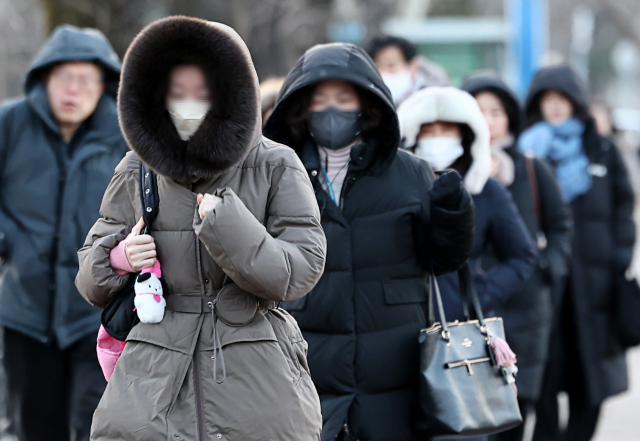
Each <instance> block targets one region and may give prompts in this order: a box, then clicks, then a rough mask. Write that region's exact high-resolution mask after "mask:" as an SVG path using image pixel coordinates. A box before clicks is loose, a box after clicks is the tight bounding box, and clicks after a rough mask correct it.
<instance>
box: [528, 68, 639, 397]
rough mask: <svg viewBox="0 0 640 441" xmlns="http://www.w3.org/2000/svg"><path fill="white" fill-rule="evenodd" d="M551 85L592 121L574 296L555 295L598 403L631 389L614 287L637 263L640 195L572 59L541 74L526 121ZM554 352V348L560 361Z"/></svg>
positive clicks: (572, 275)
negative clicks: (599, 125)
mask: <svg viewBox="0 0 640 441" xmlns="http://www.w3.org/2000/svg"><path fill="white" fill-rule="evenodd" d="M547 90H555V91H559V92H560V93H562V94H563V95H564V96H566V97H567V98H568V99H569V100H570V101H571V102H572V103H573V106H574V114H575V116H577V117H578V118H580V119H581V120H582V121H583V122H584V123H585V131H584V134H583V138H582V139H583V148H584V152H585V154H586V155H587V157H588V158H589V162H590V165H589V168H588V171H589V173H590V174H591V176H592V180H593V185H592V187H591V189H590V190H589V191H588V192H587V193H586V194H584V195H581V196H578V197H577V198H576V199H574V200H573V201H572V202H571V204H570V208H571V213H572V215H573V223H574V234H573V239H572V244H571V245H572V256H571V261H570V263H569V283H568V286H569V289H568V290H567V293H566V294H568V295H566V294H565V297H562V296H559V297H558V298H556V299H554V303H555V305H554V306H555V307H554V310H555V315H556V317H555V318H556V326H562V327H564V328H565V329H568V327H571V326H573V327H574V329H575V333H576V334H577V341H572V342H571V343H572V344H575V345H577V347H578V352H579V354H580V364H581V367H582V369H583V371H584V378H585V383H586V384H585V388H586V390H587V394H588V397H589V400H590V404H591V405H593V406H596V405H599V404H600V403H601V402H602V401H603V400H604V399H605V398H607V397H609V396H611V395H614V394H616V393H619V392H622V391H624V390H626V389H627V368H626V364H625V359H624V352H623V350H622V348H621V346H620V344H619V343H618V341H617V339H616V337H615V335H614V333H613V329H614V326H613V323H614V321H615V316H614V314H613V311H614V309H615V308H614V305H615V304H614V302H615V299H616V294H615V289H616V285H617V283H619V282H620V281H621V280H622V278H623V277H624V272H625V271H626V269H627V268H628V267H629V265H630V263H631V257H632V254H633V247H634V242H635V224H634V222H633V207H634V195H633V190H632V188H631V185H630V183H629V177H628V174H627V170H626V167H625V165H624V162H623V160H622V157H621V155H620V152H619V151H618V149H617V148H616V146H615V145H614V144H613V143H612V142H611V140H609V139H607V138H604V137H601V136H600V135H598V133H597V131H596V129H595V125H594V123H593V121H592V119H591V117H590V116H589V114H588V104H589V99H588V96H587V92H586V90H585V88H584V86H583V84H582V82H581V81H580V79H579V78H578V76H577V75H576V74H575V72H574V71H573V70H572V69H571V68H570V67H568V66H556V67H550V68H546V69H542V70H541V71H540V72H538V73H537V74H536V76H535V77H534V79H533V81H532V83H531V89H530V91H529V95H528V97H527V101H526V105H525V115H526V126H527V127H529V126H531V125H532V124H535V123H536V122H538V121H540V119H541V118H542V116H541V112H540V98H541V96H542V94H543V93H544V92H545V91H547ZM553 357H554V354H550V360H551V362H553V361H552V360H553Z"/></svg>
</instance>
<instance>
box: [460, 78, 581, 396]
mask: <svg viewBox="0 0 640 441" xmlns="http://www.w3.org/2000/svg"><path fill="white" fill-rule="evenodd" d="M462 89H463V90H466V91H467V92H469V93H471V94H472V95H474V96H477V95H478V94H480V93H482V92H485V91H487V92H491V93H493V94H495V95H496V96H498V98H499V99H500V100H501V101H502V103H503V107H504V108H505V111H506V112H507V115H508V117H509V129H510V132H511V134H512V135H514V137H517V136H518V135H519V132H520V128H521V116H520V105H519V104H518V100H517V98H516V97H515V96H514V95H513V93H512V92H511V90H510V89H509V88H508V87H507V86H506V84H504V83H503V82H502V81H501V80H499V79H497V78H493V77H488V76H479V77H474V78H472V79H469V80H467V81H465V83H464V84H463V85H462ZM505 151H506V153H507V154H509V155H510V156H511V158H512V160H513V162H514V169H515V179H514V181H513V183H512V184H511V185H510V186H509V187H508V190H509V192H510V193H511V196H512V197H513V201H514V202H515V204H516V206H517V208H518V212H519V213H520V215H521V216H522V219H523V221H524V223H525V225H526V227H527V230H528V231H529V234H530V235H531V238H532V239H533V240H534V241H536V242H540V245H542V246H541V247H540V248H542V249H541V250H540V253H539V255H538V259H537V261H536V267H535V269H534V271H533V274H532V275H531V277H530V278H529V280H528V281H527V283H526V284H525V286H524V287H523V289H522V290H521V291H519V292H518V293H516V294H514V295H513V296H511V298H509V299H508V300H507V301H506V302H504V303H502V304H501V305H500V306H499V307H498V308H497V310H496V313H497V315H499V316H501V317H502V318H503V319H504V326H505V333H506V336H507V340H508V342H509V345H510V346H511V349H512V350H513V351H514V352H515V353H516V354H517V356H518V397H519V398H520V399H525V400H533V401H535V400H537V398H538V396H539V393H540V388H541V386H542V377H543V374H544V367H545V364H546V360H547V350H548V341H549V335H550V332H551V322H552V311H553V306H552V300H551V299H552V297H551V289H552V287H557V286H559V285H561V282H562V280H563V278H564V277H565V276H566V273H567V260H568V258H569V255H570V251H571V230H572V221H571V213H570V212H569V208H568V207H567V206H566V205H565V203H564V201H563V200H562V194H561V192H560V188H559V187H558V182H557V179H556V177H555V173H554V171H553V170H552V169H551V168H550V167H549V165H548V164H547V163H546V162H543V161H541V160H540V159H538V158H530V159H527V158H525V155H524V154H522V153H521V152H520V151H519V150H518V148H517V145H516V144H515V143H514V145H512V146H511V147H509V148H507V149H505ZM531 165H532V166H533V167H532V171H533V174H532V176H531V177H530V176H529V174H530V173H531V172H530V171H528V168H531ZM532 184H533V187H532ZM536 184H537V185H536ZM534 191H535V192H536V193H537V195H538V196H537V197H538V203H536V201H535V199H534V196H533V195H534ZM494 263H495V256H493V255H489V256H486V257H484V256H483V258H482V267H483V268H487V269H489V268H491V266H492V265H493V264H494Z"/></svg>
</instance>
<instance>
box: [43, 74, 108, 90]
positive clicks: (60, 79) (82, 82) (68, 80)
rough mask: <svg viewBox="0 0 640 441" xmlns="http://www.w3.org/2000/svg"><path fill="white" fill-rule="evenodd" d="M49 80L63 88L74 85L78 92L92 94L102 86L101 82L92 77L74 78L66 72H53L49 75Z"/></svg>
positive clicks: (85, 75)
mask: <svg viewBox="0 0 640 441" xmlns="http://www.w3.org/2000/svg"><path fill="white" fill-rule="evenodd" d="M51 79H52V80H53V81H55V82H56V83H57V84H59V85H61V86H64V87H70V86H72V85H73V84H74V83H76V84H77V85H78V90H80V92H90V91H91V92H92V91H94V90H96V89H97V88H98V87H99V86H100V85H101V84H102V81H101V80H99V79H97V78H95V76H93V75H89V74H83V75H77V76H76V75H73V74H72V73H71V72H69V71H66V70H54V71H53V72H52V73H51Z"/></svg>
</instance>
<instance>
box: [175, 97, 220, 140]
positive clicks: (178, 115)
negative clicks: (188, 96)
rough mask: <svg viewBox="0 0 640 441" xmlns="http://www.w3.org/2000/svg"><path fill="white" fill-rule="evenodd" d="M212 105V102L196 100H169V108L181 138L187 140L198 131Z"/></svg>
mask: <svg viewBox="0 0 640 441" xmlns="http://www.w3.org/2000/svg"><path fill="white" fill-rule="evenodd" d="M210 107H211V104H210V103H204V102H202V101H196V100H170V101H168V102H167V110H168V111H169V115H171V121H173V125H174V126H176V130H177V131H178V135H180V139H182V140H183V141H186V140H187V139H189V138H191V136H192V135H193V134H194V133H196V130H198V127H200V124H202V121H204V117H205V116H207V112H208V111H209V108H210Z"/></svg>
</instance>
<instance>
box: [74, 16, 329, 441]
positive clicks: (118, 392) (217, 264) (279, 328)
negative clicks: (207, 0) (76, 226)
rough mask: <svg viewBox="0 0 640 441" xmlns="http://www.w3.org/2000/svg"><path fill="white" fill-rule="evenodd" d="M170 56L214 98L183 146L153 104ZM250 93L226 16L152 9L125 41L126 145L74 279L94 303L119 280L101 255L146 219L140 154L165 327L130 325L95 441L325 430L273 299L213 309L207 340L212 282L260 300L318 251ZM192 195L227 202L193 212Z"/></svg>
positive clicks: (294, 176) (302, 199) (282, 151)
mask: <svg viewBox="0 0 640 441" xmlns="http://www.w3.org/2000/svg"><path fill="white" fill-rule="evenodd" d="M180 63H198V64H199V65H201V66H202V67H203V69H204V71H205V73H206V75H207V77H208V83H209V86H210V88H211V89H212V101H213V103H214V104H213V106H212V109H211V110H210V111H209V113H208V114H207V116H206V118H205V121H204V122H203V124H202V126H201V127H200V128H199V129H198V131H197V132H196V134H195V135H194V136H193V137H192V138H191V139H190V140H189V141H188V142H184V141H181V140H180V138H179V137H178V135H177V132H176V130H175V128H174V127H173V125H172V123H171V120H170V118H169V115H168V113H167V112H166V110H164V107H163V102H164V93H165V90H166V86H165V84H166V79H167V76H168V72H169V69H170V66H172V65H175V64H180ZM257 90H258V81H257V76H256V73H255V70H254V68H253V65H252V63H251V59H250V57H249V53H248V50H247V48H246V46H245V45H244V43H243V42H242V40H241V39H240V37H239V36H238V35H237V34H236V33H235V32H234V31H233V30H232V29H231V28H229V27H227V26H224V25H221V24H217V23H209V22H205V21H202V20H197V19H190V18H186V17H170V18H167V19H163V20H161V21H158V22H155V23H153V24H151V25H150V26H148V27H147V28H146V29H144V30H143V31H142V32H141V34H140V35H139V36H138V37H137V38H136V39H135V40H134V42H133V43H132V45H131V47H130V48H129V51H128V52H127V55H126V57H125V63H124V69H123V77H122V82H121V85H120V93H119V103H118V105H119V115H120V122H121V126H122V128H123V132H124V134H125V137H126V138H127V141H128V142H129V145H130V146H131V148H132V149H133V150H134V151H135V153H133V152H131V153H129V154H128V155H127V156H126V157H125V159H124V160H123V161H122V162H121V163H120V165H118V167H117V168H116V171H115V175H114V177H113V179H112V181H111V184H110V185H109V187H108V189H107V191H106V193H105V195H104V199H103V202H102V207H101V213H102V218H101V219H100V220H99V221H98V222H97V223H96V224H95V225H94V227H93V228H92V230H91V231H90V232H89V235H88V236H87V240H86V243H85V246H84V247H83V248H82V249H81V250H80V251H79V258H80V271H79V273H78V276H77V279H76V285H77V286H78V289H79V290H80V292H81V293H82V295H83V296H84V297H85V298H86V299H87V300H88V301H89V302H90V303H92V304H93V305H95V306H97V307H104V306H106V304H107V303H108V302H109V300H110V299H111V298H112V296H113V295H114V293H116V292H117V291H118V290H119V289H120V288H121V287H122V286H123V285H124V284H125V282H126V280H127V276H119V275H117V274H115V273H114V272H113V270H112V269H111V268H110V266H109V253H110V251H111V249H113V248H114V247H115V246H116V245H117V244H118V243H119V242H120V241H121V240H123V239H124V238H125V237H126V236H127V234H129V232H130V231H131V228H132V227H133V226H134V225H135V224H136V222H137V221H138V219H140V217H141V215H142V213H141V203H140V198H139V190H138V170H139V164H140V162H139V161H140V159H139V157H140V158H142V159H143V160H144V161H145V162H146V163H147V164H148V165H149V166H150V167H152V168H153V169H154V170H155V171H157V172H158V174H159V175H158V191H159V195H160V206H159V211H158V217H157V219H156V220H155V222H154V224H153V228H152V230H151V233H150V234H151V235H152V236H153V237H154V239H155V242H156V246H157V251H158V259H159V261H160V263H161V264H162V272H163V278H164V280H165V281H166V284H167V287H168V289H167V291H168V293H165V296H166V297H167V303H168V308H167V310H166V311H165V316H164V319H163V321H162V322H161V323H159V324H138V325H137V326H135V327H134V329H133V330H132V331H131V333H130V334H129V336H128V338H127V345H126V346H125V350H124V352H123V354H122V357H121V358H120V360H119V361H118V364H117V366H116V369H115V372H114V373H113V376H112V377H111V381H110V382H109V385H108V387H107V390H106V392H105V394H104V396H103V398H102V401H101V402H100V405H99V406H98V409H97V410H96V412H95V415H94V421H93V427H92V434H91V439H92V440H100V441H107V440H145V441H148V440H173V441H175V440H199V441H203V440H233V441H239V440H247V441H248V440H252V441H253V440H291V441H294V440H295V441H300V440H309V441H311V440H318V439H320V432H321V429H322V417H321V415H320V403H319V400H318V395H317V392H316V390H315V388H314V386H313V383H312V381H311V377H310V376H309V371H308V366H307V363H306V348H307V346H306V342H305V341H304V339H303V338H302V335H301V333H300V331H299V329H298V326H297V324H296V322H295V320H294V319H293V318H291V316H289V315H288V314H287V313H286V312H285V311H284V310H282V309H279V308H275V307H273V305H271V307H270V308H269V309H266V308H264V306H265V305H268V302H261V304H262V305H263V309H262V310H261V311H260V312H259V313H258V314H257V316H256V318H255V319H254V320H253V321H252V322H251V323H250V324H248V325H246V326H242V327H232V326H227V325H225V324H224V323H223V322H222V321H220V320H217V321H216V325H215V326H216V330H217V332H218V335H219V338H220V344H221V347H222V351H219V350H218V351H215V349H216V348H218V347H219V346H216V345H215V344H214V343H215V339H214V332H213V329H214V328H213V327H214V319H213V314H212V312H211V308H209V302H211V301H212V300H213V299H214V298H215V296H216V294H217V291H218V290H219V289H220V288H221V287H222V286H224V285H226V284H228V283H230V282H235V283H236V284H237V285H238V286H239V287H241V288H242V289H244V290H246V291H248V292H249V293H251V294H252V295H255V296H257V297H259V298H261V299H265V300H268V301H287V300H294V299H297V298H300V297H301V296H304V295H305V294H307V292H308V291H309V290H310V289H311V288H313V286H314V285H315V283H316V282H317V280H318V279H319V277H320V275H321V274H322V270H323V266H324V260H325V247H326V242H325V237H324V234H323V231H322V228H321V227H320V219H319V212H318V207H317V205H316V200H315V197H314V194H313V190H312V188H311V185H310V182H309V180H308V177H307V173H306V171H305V170H304V168H303V166H302V164H301V163H300V161H299V160H298V158H297V156H296V155H295V153H294V152H293V151H292V150H290V149H289V148H288V147H285V146H282V145H279V144H276V143H274V142H271V141H269V140H267V139H266V138H263V137H262V135H261V121H260V116H259V115H260V111H259V96H258V92H257ZM197 193H212V194H217V195H218V196H220V197H221V198H222V202H221V203H220V204H219V205H218V206H217V207H216V208H215V209H214V210H213V211H212V212H210V213H209V215H208V216H207V217H206V218H205V219H204V221H201V220H200V217H199V216H198V214H197V205H196V195H197ZM220 352H221V353H220ZM214 355H216V356H217V360H216V365H215V367H216V369H217V370H216V375H215V376H214V371H213V370H214V362H213V356H214ZM223 360H224V361H223ZM223 368H224V369H223ZM225 370H226V374H225Z"/></svg>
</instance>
